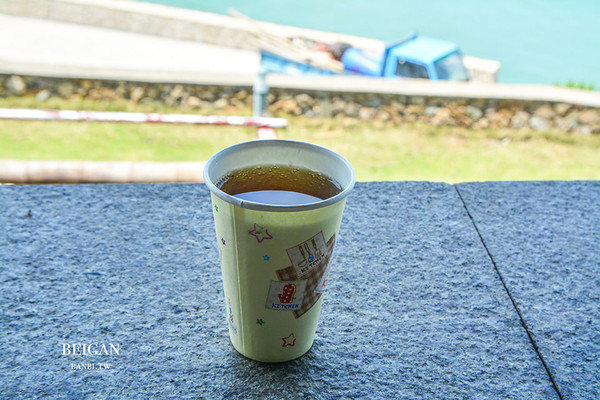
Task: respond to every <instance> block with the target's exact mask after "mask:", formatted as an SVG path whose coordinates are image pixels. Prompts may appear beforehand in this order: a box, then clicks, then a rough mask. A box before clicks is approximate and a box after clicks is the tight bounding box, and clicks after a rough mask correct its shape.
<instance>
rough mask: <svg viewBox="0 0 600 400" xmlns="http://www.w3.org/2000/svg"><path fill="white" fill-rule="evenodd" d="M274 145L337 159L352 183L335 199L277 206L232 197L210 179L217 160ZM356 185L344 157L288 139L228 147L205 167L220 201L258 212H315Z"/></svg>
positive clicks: (310, 144) (250, 142)
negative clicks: (280, 144)
mask: <svg viewBox="0 0 600 400" xmlns="http://www.w3.org/2000/svg"><path fill="white" fill-rule="evenodd" d="M273 143H282V144H285V145H286V146H295V147H297V148H302V149H310V150H313V151H317V152H320V153H323V154H325V155H327V156H329V157H332V158H334V159H336V160H337V161H338V162H340V163H341V164H342V165H344V167H345V168H346V169H347V170H348V171H349V172H350V182H349V183H348V185H347V186H346V187H345V188H344V189H343V190H342V191H341V192H340V193H338V194H336V195H335V196H333V197H329V198H327V199H324V200H321V201H316V202H313V203H305V204H295V205H276V204H266V203H258V202H254V201H249V200H242V199H240V198H238V197H235V196H232V195H230V194H227V193H225V192H224V191H222V190H221V189H219V188H218V187H216V186H215V184H214V182H213V181H212V179H211V178H210V170H211V168H212V167H213V165H214V163H215V161H216V160H218V159H220V158H222V157H226V156H227V155H229V154H231V153H234V152H236V151H239V150H241V149H243V148H244V147H250V146H267V145H272V144H273ZM355 183H356V173H355V172H354V168H353V167H352V165H351V164H350V163H349V162H348V160H346V159H345V158H344V157H342V156H341V155H339V154H338V153H336V152H334V151H332V150H329V149H327V148H325V147H322V146H319V145H316V144H312V143H307V142H301V141H297V140H288V139H262V140H251V141H247V142H242V143H237V144H234V145H232V146H229V147H226V148H224V149H222V150H220V151H218V152H217V153H215V154H213V155H212V156H211V157H210V158H209V159H208V161H207V162H206V164H205V166H204V184H205V185H206V186H207V187H208V189H209V190H210V191H211V193H213V194H215V195H216V196H217V197H219V198H220V199H222V200H224V201H226V202H227V203H229V204H233V205H234V206H238V207H241V208H246V209H249V210H258V211H279V212H291V211H307V210H314V209H317V208H323V207H327V206H330V205H332V204H335V203H337V202H339V201H341V200H343V199H345V198H346V197H347V196H348V194H350V191H351V190H352V189H353V188H354V184H355Z"/></svg>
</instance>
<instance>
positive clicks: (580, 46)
mask: <svg viewBox="0 0 600 400" xmlns="http://www.w3.org/2000/svg"><path fill="white" fill-rule="evenodd" d="M148 2H150V3H159V4H164V5H170V6H174V7H180V8H189V9H196V10H201V11H208V12H213V13H218V14H227V9H228V8H234V9H236V10H237V11H239V12H241V13H243V14H246V15H248V16H249V17H251V18H253V19H257V20H262V21H269V22H275V23H279V24H284V25H294V26H299V27H303V28H310V29H318V30H324V31H331V32H340V33H347V34H351V35H357V36H365V37H371V38H375V39H380V40H384V41H394V40H398V39H400V38H402V37H404V36H405V35H406V34H407V33H408V32H410V31H412V30H416V31H417V32H419V33H420V34H423V35H428V36H434V37H438V38H441V39H447V40H451V41H454V42H456V43H457V44H458V45H459V46H460V47H461V49H462V52H463V54H465V55H471V56H475V57H481V58H490V59H494V60H498V61H500V62H501V63H502V66H501V68H500V74H499V81H501V82H510V83H539V84H549V85H552V84H555V83H561V84H565V83H567V82H568V81H575V82H585V83H586V84H593V85H594V88H595V89H596V90H600V0H488V1H481V0H454V1H448V0H422V1H417V0H412V1H408V0H369V1H363V0H361V1H357V0H345V1H342V0H328V1H323V0H301V1H299V0H297V1H282V0H254V1H249V0H234V1H208V0H151V1H148Z"/></svg>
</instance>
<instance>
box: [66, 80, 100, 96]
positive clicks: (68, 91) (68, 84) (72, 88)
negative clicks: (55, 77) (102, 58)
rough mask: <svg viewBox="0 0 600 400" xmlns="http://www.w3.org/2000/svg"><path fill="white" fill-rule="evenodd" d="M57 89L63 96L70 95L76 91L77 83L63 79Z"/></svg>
mask: <svg viewBox="0 0 600 400" xmlns="http://www.w3.org/2000/svg"><path fill="white" fill-rule="evenodd" d="M102 89H104V88H102ZM56 91H57V93H58V94H59V95H60V96H62V97H69V96H70V95H72V94H73V93H75V85H73V83H72V82H71V81H63V82H61V83H60V84H59V85H58V87H57V88H56Z"/></svg>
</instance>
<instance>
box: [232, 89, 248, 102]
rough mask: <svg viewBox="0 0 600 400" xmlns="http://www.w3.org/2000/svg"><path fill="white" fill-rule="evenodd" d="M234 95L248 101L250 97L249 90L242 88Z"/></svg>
mask: <svg viewBox="0 0 600 400" xmlns="http://www.w3.org/2000/svg"><path fill="white" fill-rule="evenodd" d="M234 97H235V98H236V100H239V101H246V99H247V98H248V92H247V91H246V90H240V91H238V92H236V93H235V95H234Z"/></svg>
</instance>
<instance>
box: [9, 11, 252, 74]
mask: <svg viewBox="0 0 600 400" xmlns="http://www.w3.org/2000/svg"><path fill="white" fill-rule="evenodd" d="M259 61H260V60H259V56H258V54H257V53H255V52H252V51H246V50H237V49H229V48H224V47H220V46H214V45H208V44H204V43H198V42H189V41H181V40H174V39H167V38H162V37H157V36H150V35H142V34H136V33H131V32H125V31H118V30H111V29H106V28H98V27H91V26H85V25H78V24H72V23H67V22H57V21H51V20H44V19H38V18H27V17H18V16H12V15H6V14H0V67H1V66H2V64H3V63H6V62H13V63H14V62H17V63H27V64H28V63H32V64H45V65H58V66H61V65H65V66H71V67H95V68H107V69H125V70H138V71H139V70H143V71H147V70H150V71H166V72H175V73H176V72H206V73H221V74H244V75H248V74H255V73H256V72H257V71H258V67H259Z"/></svg>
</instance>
